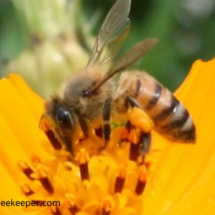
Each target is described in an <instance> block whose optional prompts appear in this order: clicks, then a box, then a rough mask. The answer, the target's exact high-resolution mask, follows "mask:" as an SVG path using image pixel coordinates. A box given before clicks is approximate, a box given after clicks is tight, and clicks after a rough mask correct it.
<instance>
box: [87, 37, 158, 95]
mask: <svg viewBox="0 0 215 215" xmlns="http://www.w3.org/2000/svg"><path fill="white" fill-rule="evenodd" d="M157 42H158V39H156V38H149V39H145V40H143V41H141V42H139V43H137V44H136V45H135V46H134V47H133V48H131V49H130V50H129V51H128V52H126V53H125V54H124V55H123V56H122V57H121V58H119V59H118V60H117V61H116V62H115V64H114V65H113V66H112V67H111V68H110V70H109V71H108V72H107V74H106V75H105V76H104V77H103V78H102V80H101V81H100V82H98V83H97V84H96V85H95V86H94V87H93V88H92V89H91V90H90V92H95V91H96V90H97V89H98V88H99V87H100V86H101V85H102V84H103V83H105V82H106V81H107V80H108V79H110V78H111V77H112V76H114V75H115V74H116V73H118V72H121V71H122V70H124V69H126V68H127V67H128V66H130V65H131V64H132V63H134V62H135V61H137V60H139V59H140V58H141V57H143V55H145V54H146V53H148V52H149V51H150V50H151V49H152V48H153V47H154V46H155V45H156V44H157Z"/></svg>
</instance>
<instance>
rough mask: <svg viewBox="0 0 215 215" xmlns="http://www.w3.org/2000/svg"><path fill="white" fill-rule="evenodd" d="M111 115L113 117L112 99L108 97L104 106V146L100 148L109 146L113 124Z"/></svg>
mask: <svg viewBox="0 0 215 215" xmlns="http://www.w3.org/2000/svg"><path fill="white" fill-rule="evenodd" d="M110 117H111V99H110V98H108V99H107V100H106V101H105V103H104V107H103V125H102V128H103V129H102V130H103V139H104V142H105V144H104V146H103V147H102V148H101V149H100V150H102V149H105V148H106V146H107V143H108V141H109V140H110V134H111V126H110Z"/></svg>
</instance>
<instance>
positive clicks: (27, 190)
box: [20, 182, 34, 196]
mask: <svg viewBox="0 0 215 215" xmlns="http://www.w3.org/2000/svg"><path fill="white" fill-rule="evenodd" d="M20 187H21V191H22V193H23V194H24V195H25V196H30V195H32V194H34V191H33V190H32V189H31V188H30V186H29V185H28V184H25V183H23V182H21V183H20Z"/></svg>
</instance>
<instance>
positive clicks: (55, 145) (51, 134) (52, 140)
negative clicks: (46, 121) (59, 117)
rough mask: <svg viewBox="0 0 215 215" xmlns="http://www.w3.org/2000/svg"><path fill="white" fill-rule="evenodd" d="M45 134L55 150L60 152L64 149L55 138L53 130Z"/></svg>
mask: <svg viewBox="0 0 215 215" xmlns="http://www.w3.org/2000/svg"><path fill="white" fill-rule="evenodd" d="M45 134H46V136H47V138H48V139H49V141H50V143H51V144H52V146H53V148H54V149H55V150H60V149H61V148H62V145H61V144H60V142H59V141H58V139H57V138H56V137H55V135H54V132H53V131H51V130H48V131H45Z"/></svg>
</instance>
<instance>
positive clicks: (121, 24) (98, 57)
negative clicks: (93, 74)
mask: <svg viewBox="0 0 215 215" xmlns="http://www.w3.org/2000/svg"><path fill="white" fill-rule="evenodd" d="M130 6H131V0H118V1H117V2H116V3H115V4H114V6H113V7H112V8H111V10H110V11H109V13H108V15H107V16H106V18H105V21H104V23H103V25H102V27H101V29H100V31H99V35H98V37H97V39H96V42H95V44H94V47H93V51H92V54H91V56H90V58H89V61H88V64H87V67H89V66H92V65H95V64H101V63H104V62H106V61H108V60H109V59H110V58H111V53H112V52H114V54H115V55H116V54H117V52H118V50H119V49H120V47H121V44H122V42H123V41H124V40H125V39H126V37H127V35H128V30H129V27H130V21H129V19H128V14H129V11H130ZM119 38H120V39H119ZM108 46H109V47H108ZM105 48H107V49H106V50H105ZM104 50H105V51H104Z"/></svg>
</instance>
